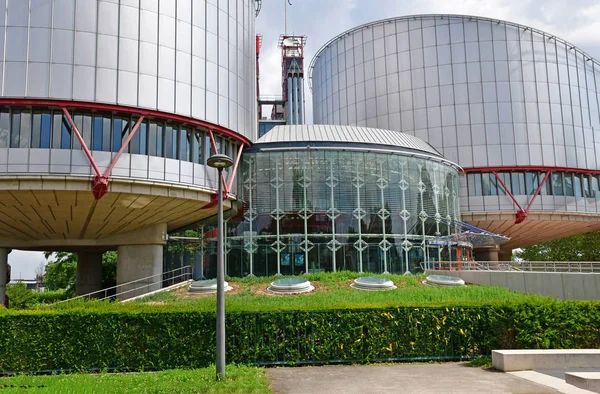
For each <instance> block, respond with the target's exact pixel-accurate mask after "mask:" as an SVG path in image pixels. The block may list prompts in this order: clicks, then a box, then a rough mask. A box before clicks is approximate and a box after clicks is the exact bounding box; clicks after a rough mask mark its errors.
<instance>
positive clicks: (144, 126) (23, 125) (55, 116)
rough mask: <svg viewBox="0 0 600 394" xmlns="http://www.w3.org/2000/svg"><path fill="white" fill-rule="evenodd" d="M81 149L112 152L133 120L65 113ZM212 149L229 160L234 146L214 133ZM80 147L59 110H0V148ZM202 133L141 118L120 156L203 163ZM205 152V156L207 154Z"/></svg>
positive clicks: (205, 139) (205, 142)
mask: <svg viewBox="0 0 600 394" xmlns="http://www.w3.org/2000/svg"><path fill="white" fill-rule="evenodd" d="M69 112H70V115H71V117H72V119H73V122H74V124H75V126H76V128H77V130H79V132H80V134H81V137H82V138H83V141H84V142H85V145H86V146H87V147H88V148H89V149H90V150H92V151H94V150H95V151H104V152H111V151H112V152H117V151H119V149H121V147H122V146H123V143H124V142H125V140H126V139H127V138H128V136H129V133H131V130H132V128H133V126H134V125H135V124H136V122H137V119H136V118H135V117H134V118H132V117H131V115H121V116H119V114H114V115H113V114H109V113H100V112H92V111H85V110H77V109H74V110H69ZM215 140H216V144H217V146H218V150H219V151H220V152H222V153H225V154H227V155H229V156H230V157H232V158H233V159H234V160H235V155H237V148H236V145H235V144H234V143H233V142H232V141H231V140H229V139H226V138H224V137H222V136H221V135H219V134H216V133H215ZM9 147H10V148H30V147H31V148H43V149H48V148H52V149H82V146H81V143H80V141H79V139H78V138H77V137H76V136H75V133H74V132H73V130H72V127H71V125H70V123H69V121H68V120H67V118H66V117H65V116H64V114H63V112H62V110H60V109H50V108H48V109H36V108H34V109H33V110H21V109H12V110H11V109H9V108H6V107H4V108H2V107H0V148H9ZM210 147H211V143H210V139H209V137H208V135H207V134H206V133H205V132H204V131H203V130H202V129H197V128H195V127H194V126H192V125H187V124H175V123H166V124H165V123H163V122H162V121H161V120H159V119H152V118H147V119H146V120H144V121H143V122H141V123H140V125H139V127H138V130H137V131H136V133H135V134H134V135H133V136H132V138H131V141H130V142H129V144H128V148H127V149H126V150H125V151H126V152H130V153H134V154H141V155H149V156H158V157H166V158H170V159H176V160H177V159H178V160H184V161H189V162H193V163H204V162H205V161H206V158H207V157H208V153H210V152H209V151H210V149H211V148H210ZM207 152H208V153H207Z"/></svg>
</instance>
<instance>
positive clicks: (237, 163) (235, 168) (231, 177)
mask: <svg viewBox="0 0 600 394" xmlns="http://www.w3.org/2000/svg"><path fill="white" fill-rule="evenodd" d="M243 150H244V145H243V144H240V148H239V149H238V153H237V157H236V158H235V164H234V165H233V170H232V171H231V174H229V183H228V184H227V189H226V190H225V192H226V193H229V192H230V191H231V187H232V186H233V180H234V179H235V174H236V173H237V169H238V165H239V164H240V159H241V157H242V151H243Z"/></svg>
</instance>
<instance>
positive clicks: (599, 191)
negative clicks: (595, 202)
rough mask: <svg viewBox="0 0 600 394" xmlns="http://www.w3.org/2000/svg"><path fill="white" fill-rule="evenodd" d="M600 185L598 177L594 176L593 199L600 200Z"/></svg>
mask: <svg viewBox="0 0 600 394" xmlns="http://www.w3.org/2000/svg"><path fill="white" fill-rule="evenodd" d="M598 185H599V184H598V177H597V176H595V175H592V191H593V194H592V197H595V198H596V199H600V189H598Z"/></svg>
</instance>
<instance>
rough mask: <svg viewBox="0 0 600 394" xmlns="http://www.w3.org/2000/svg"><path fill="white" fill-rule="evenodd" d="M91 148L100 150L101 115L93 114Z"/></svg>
mask: <svg viewBox="0 0 600 394" xmlns="http://www.w3.org/2000/svg"><path fill="white" fill-rule="evenodd" d="M92 150H98V151H101V150H102V117H101V116H94V136H93V142H92Z"/></svg>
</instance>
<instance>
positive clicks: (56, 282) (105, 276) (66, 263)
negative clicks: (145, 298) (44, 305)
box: [44, 251, 117, 293]
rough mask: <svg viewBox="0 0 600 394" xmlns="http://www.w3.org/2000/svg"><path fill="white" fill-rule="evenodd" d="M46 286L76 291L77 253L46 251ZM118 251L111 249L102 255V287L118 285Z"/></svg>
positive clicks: (52, 288)
mask: <svg viewBox="0 0 600 394" xmlns="http://www.w3.org/2000/svg"><path fill="white" fill-rule="evenodd" d="M44 256H45V257H46V259H47V260H48V265H46V287H47V288H48V290H58V289H67V292H70V293H73V292H74V291H75V278H76V272H77V254H76V253H68V252H46V253H44ZM116 277H117V252H115V251H109V252H105V253H104V254H103V255H102V287H103V288H106V287H112V286H115V285H116Z"/></svg>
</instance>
